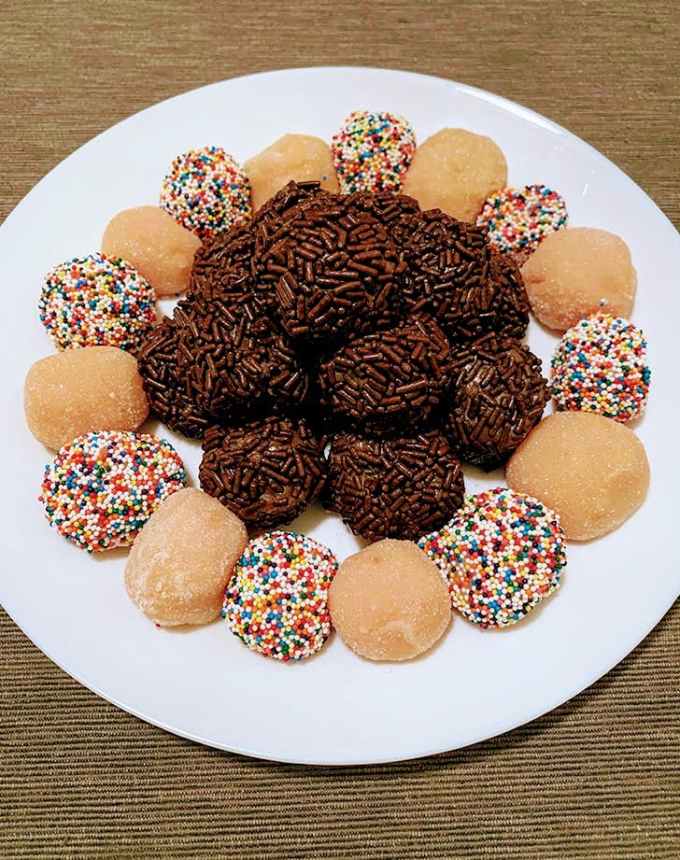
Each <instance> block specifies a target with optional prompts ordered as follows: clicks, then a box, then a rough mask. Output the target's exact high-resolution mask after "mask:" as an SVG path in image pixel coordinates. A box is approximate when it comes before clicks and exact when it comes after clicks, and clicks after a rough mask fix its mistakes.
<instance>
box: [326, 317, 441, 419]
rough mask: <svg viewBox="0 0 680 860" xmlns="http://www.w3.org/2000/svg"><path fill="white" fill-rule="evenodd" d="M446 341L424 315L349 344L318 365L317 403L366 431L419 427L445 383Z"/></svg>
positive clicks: (431, 321)
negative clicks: (318, 395) (318, 392)
mask: <svg viewBox="0 0 680 860" xmlns="http://www.w3.org/2000/svg"><path fill="white" fill-rule="evenodd" d="M449 358H450V350H449V343H448V340H447V339H446V337H445V336H444V334H443V332H442V330H441V329H440V328H439V326H438V325H437V324H436V323H435V322H434V321H433V320H432V319H431V318H430V317H426V316H421V317H414V318H412V319H409V320H407V321H406V322H404V323H401V324H400V325H399V326H397V327H396V328H393V329H389V330H387V331H383V332H380V333H379V334H369V335H366V336H364V337H361V338H358V339H357V340H354V341H352V342H351V343H350V344H349V345H348V346H345V347H343V348H342V349H341V350H340V351H339V352H337V353H336V354H335V355H334V356H333V357H332V358H331V359H329V360H328V361H326V362H324V363H322V365H321V369H320V372H319V384H320V387H321V391H322V402H323V404H324V405H325V406H327V407H328V408H330V409H331V410H332V411H333V412H334V413H335V414H336V415H337V416H340V417H342V418H345V419H347V420H348V421H349V423H350V424H352V425H353V426H355V427H356V428H358V429H359V430H363V431H366V432H369V433H384V432H389V431H391V430H392V431H393V430H397V429H400V428H401V429H406V428H408V427H413V426H421V425H422V423H423V422H424V421H425V420H426V419H427V418H428V417H429V415H430V413H431V412H432V410H433V409H434V407H436V406H437V405H438V404H439V402H440V400H441V398H442V395H443V394H444V391H445V390H446V388H447V386H448V384H449V380H450V371H449Z"/></svg>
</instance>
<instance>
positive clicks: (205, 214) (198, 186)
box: [160, 146, 252, 241]
mask: <svg viewBox="0 0 680 860" xmlns="http://www.w3.org/2000/svg"><path fill="white" fill-rule="evenodd" d="M160 203H161V206H162V207H163V209H165V211H166V212H168V213H169V214H170V215H172V217H173V218H174V219H175V220H176V221H177V222H178V223H179V224H181V225H182V226H183V227H186V229H187V230H191V231H192V232H194V233H195V234H196V235H197V236H198V237H199V238H200V239H202V240H204V241H205V240H207V239H212V238H213V237H214V236H216V235H217V234H218V233H222V232H224V231H225V230H229V229H230V228H231V227H233V226H234V225H235V224H238V223H240V222H242V221H245V220H247V219H248V218H250V216H251V214H252V209H251V205H250V183H249V182H248V177H247V176H246V174H245V173H244V172H243V168H242V167H241V166H240V165H239V164H238V163H237V162H236V161H235V159H234V158H233V157H232V156H231V155H229V153H227V152H225V151H224V150H223V149H222V147H220V146H204V147H202V148H200V149H190V150H189V151H188V152H183V153H182V154H181V155H178V156H177V158H175V160H174V161H173V162H172V164H171V165H170V170H169V171H168V173H167V174H166V176H165V177H164V179H163V183H162V185H161V196H160Z"/></svg>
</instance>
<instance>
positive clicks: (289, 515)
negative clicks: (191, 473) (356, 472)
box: [199, 416, 326, 529]
mask: <svg viewBox="0 0 680 860" xmlns="http://www.w3.org/2000/svg"><path fill="white" fill-rule="evenodd" d="M325 477H326V461H325V459H324V456H323V446H322V444H321V442H320V440H319V439H318V438H317V437H316V436H315V435H314V433H313V432H312V431H311V429H310V428H309V425H308V424H307V423H306V422H305V421H304V419H302V418H280V417H276V416H270V417H269V418H265V419H263V420H257V421H252V422H250V423H248V424H244V425H241V426H237V427H231V428H227V427H211V428H210V430H208V432H207V433H206V435H205V437H204V439H203V459H202V460H201V465H200V469H199V478H200V481H201V487H202V488H203V490H205V492H206V493H208V494H209V495H211V496H214V497H215V498H217V499H219V500H220V501H221V502H222V504H223V505H226V507H228V508H229V509H230V510H231V511H233V512H234V513H235V514H237V515H238V516H239V517H240V518H241V519H242V520H243V521H244V522H245V524H246V525H247V526H248V527H249V528H250V529H267V528H274V527H275V526H278V525H281V524H283V523H289V522H290V521H291V520H293V519H295V517H297V516H299V514H301V513H302V512H303V511H304V509H305V508H306V507H307V505H309V504H311V503H312V502H313V501H314V500H315V499H316V497H317V496H318V495H319V492H320V491H321V488H322V486H323V484H324V480H325Z"/></svg>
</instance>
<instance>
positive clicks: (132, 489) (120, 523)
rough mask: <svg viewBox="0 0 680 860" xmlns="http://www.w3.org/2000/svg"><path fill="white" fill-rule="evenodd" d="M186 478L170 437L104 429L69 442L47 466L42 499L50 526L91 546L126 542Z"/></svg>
mask: <svg viewBox="0 0 680 860" xmlns="http://www.w3.org/2000/svg"><path fill="white" fill-rule="evenodd" d="M185 484H186V474H185V472H184V465H183V463H182V460H181V458H180V456H179V454H178V453H177V452H176V451H175V449H174V448H173V447H172V445H171V444H170V443H169V442H166V441H165V440H163V439H157V438H156V437H155V436H149V435H146V434H138V433H131V432H126V431H116V430H103V431H99V432H96V433H85V434H84V435H83V436H79V437H78V438H77V439H74V441H73V442H70V443H69V444H68V445H65V446H64V447H63V448H62V449H61V450H60V451H59V452H58V453H57V455H56V456H55V458H54V459H53V460H52V462H51V463H48V464H47V466H45V473H44V476H43V482H42V492H41V494H40V497H39V501H40V502H42V504H43V507H44V509H45V516H46V517H47V519H48V520H49V523H50V525H51V526H54V527H55V528H56V529H57V531H58V532H59V533H60V534H61V535H63V537H65V538H66V539H67V540H69V541H71V543H74V544H76V546H79V547H80V548H81V549H85V550H87V551H88V552H101V551H103V550H107V549H114V548H115V547H119V546H128V545H129V544H131V543H132V541H133V540H134V539H135V537H136V535H137V533H138V532H139V531H140V529H141V528H142V527H143V526H144V524H145V523H146V521H147V520H148V519H149V517H150V516H151V514H152V513H153V512H154V511H155V510H156V508H157V507H158V506H159V505H160V504H161V502H162V501H163V500H164V499H166V498H167V497H168V496H170V495H171V494H172V493H174V492H176V491H177V490H181V489H182V487H184V486H185Z"/></svg>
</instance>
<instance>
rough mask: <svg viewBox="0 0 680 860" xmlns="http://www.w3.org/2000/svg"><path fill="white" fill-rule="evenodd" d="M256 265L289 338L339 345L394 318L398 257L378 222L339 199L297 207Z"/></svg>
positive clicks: (399, 266) (399, 269)
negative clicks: (334, 341)
mask: <svg viewBox="0 0 680 860" xmlns="http://www.w3.org/2000/svg"><path fill="white" fill-rule="evenodd" d="M256 259H257V264H258V265H259V266H260V267H261V270H262V272H263V274H262V275H261V276H260V279H259V282H260V284H262V283H265V284H268V285H270V289H272V290H275V292H276V296H277V300H278V313H279V317H280V319H281V322H282V324H283V327H284V328H285V329H286V331H287V332H288V334H289V335H290V336H291V337H294V338H296V339H300V340H303V341H306V342H311V343H320V342H325V341H328V340H341V339H342V338H347V337H350V336H353V335H357V334H363V333H366V332H367V331H371V330H375V328H377V327H379V326H381V325H385V324H389V322H391V321H393V320H394V318H395V308H396V304H397V294H398V284H399V277H400V275H401V274H402V272H403V268H404V267H403V263H402V262H401V259H400V256H399V253H398V252H397V249H396V246H395V245H394V244H393V243H392V241H391V240H390V238H389V236H388V233H387V231H386V230H385V228H384V227H383V226H382V224H381V223H380V222H379V221H378V220H376V219H375V218H374V217H373V216H371V215H369V214H368V213H367V212H361V211H359V210H357V209H355V208H353V207H351V206H349V205H348V203H347V201H346V199H344V198H341V197H337V198H333V197H331V196H329V197H328V198H327V199H324V200H322V201H320V202H318V205H314V206H309V207H307V206H299V207H298V208H297V209H296V210H295V212H294V213H291V216H290V217H289V219H288V220H286V221H285V222H283V223H282V224H279V225H278V228H277V229H276V230H275V231H274V232H273V233H272V235H271V236H270V237H269V239H268V240H267V241H266V242H265V243H264V246H263V248H262V249H261V250H260V251H258V253H257V254H256Z"/></svg>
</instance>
